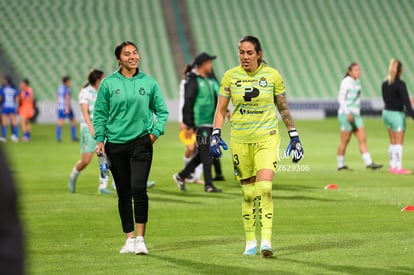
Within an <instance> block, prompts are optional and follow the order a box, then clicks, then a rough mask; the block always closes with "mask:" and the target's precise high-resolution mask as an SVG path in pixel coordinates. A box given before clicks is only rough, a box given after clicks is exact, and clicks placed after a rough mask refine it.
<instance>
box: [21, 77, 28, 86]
mask: <svg viewBox="0 0 414 275" xmlns="http://www.w3.org/2000/svg"><path fill="white" fill-rule="evenodd" d="M22 82H23V83H24V84H26V85H27V86H30V81H29V79H27V78H24V79H22Z"/></svg>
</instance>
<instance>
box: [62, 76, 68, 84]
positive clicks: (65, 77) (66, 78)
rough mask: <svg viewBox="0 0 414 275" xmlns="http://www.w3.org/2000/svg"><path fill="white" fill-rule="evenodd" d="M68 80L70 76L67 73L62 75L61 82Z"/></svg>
mask: <svg viewBox="0 0 414 275" xmlns="http://www.w3.org/2000/svg"><path fill="white" fill-rule="evenodd" d="M69 80H70V76H68V75H65V76H64V77H62V83H66V82H67V81H69Z"/></svg>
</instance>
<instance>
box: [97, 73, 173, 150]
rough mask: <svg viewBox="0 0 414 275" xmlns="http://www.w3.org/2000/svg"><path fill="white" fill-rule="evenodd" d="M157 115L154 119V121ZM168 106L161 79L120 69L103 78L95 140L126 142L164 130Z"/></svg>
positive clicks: (98, 100) (156, 134)
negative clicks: (127, 74) (126, 74)
mask: <svg viewBox="0 0 414 275" xmlns="http://www.w3.org/2000/svg"><path fill="white" fill-rule="evenodd" d="M154 115H155V121H154ZM167 119H168V110H167V106H166V104H165V101H164V98H163V95H162V93H161V90H160V87H159V85H158V83H157V82H156V81H155V80H154V79H153V78H151V77H149V76H147V75H146V74H144V73H142V72H138V73H137V74H136V75H134V76H133V77H131V78H127V77H125V76H123V75H122V74H121V73H120V72H119V71H117V72H114V73H113V74H111V75H109V76H107V77H106V78H104V79H103V80H102V82H101V84H100V85H99V89H98V97H97V99H96V102H95V111H94V117H93V127H94V129H95V140H96V141H97V142H103V141H105V139H107V141H108V142H111V143H127V142H128V141H131V140H133V139H135V138H137V137H140V136H144V135H146V134H153V135H155V136H156V137H157V138H158V137H159V136H160V135H162V134H164V129H165V125H166V123H167Z"/></svg>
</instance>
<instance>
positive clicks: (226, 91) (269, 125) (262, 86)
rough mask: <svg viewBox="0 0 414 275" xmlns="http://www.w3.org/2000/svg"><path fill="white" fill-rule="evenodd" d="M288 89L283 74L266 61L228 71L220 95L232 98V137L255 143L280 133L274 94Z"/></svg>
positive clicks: (235, 139)
mask: <svg viewBox="0 0 414 275" xmlns="http://www.w3.org/2000/svg"><path fill="white" fill-rule="evenodd" d="M284 92H285V85H284V83H283V79H282V76H281V75H280V73H279V72H278V71H277V70H276V69H274V68H271V67H269V66H267V65H265V64H261V65H260V66H259V67H258V68H257V69H256V71H254V72H247V71H245V70H244V69H243V68H242V67H241V66H237V67H234V68H232V69H230V70H228V71H227V72H226V73H225V74H224V76H223V79H222V81H221V86H220V91H219V95H220V96H224V97H227V98H230V99H231V102H232V104H233V113H232V116H231V119H230V123H231V139H232V141H233V142H239V143H255V142H260V141H263V140H265V139H267V138H268V137H269V136H271V135H275V134H279V133H278V126H277V113H276V106H275V101H274V97H275V96H277V95H280V94H283V93H284Z"/></svg>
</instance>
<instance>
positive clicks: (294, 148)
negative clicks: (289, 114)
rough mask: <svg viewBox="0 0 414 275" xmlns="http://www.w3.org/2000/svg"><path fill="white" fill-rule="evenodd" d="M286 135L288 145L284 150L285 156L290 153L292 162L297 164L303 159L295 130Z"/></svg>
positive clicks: (302, 151)
mask: <svg viewBox="0 0 414 275" xmlns="http://www.w3.org/2000/svg"><path fill="white" fill-rule="evenodd" d="M288 134H289V137H290V143H289V145H288V147H287V148H286V151H285V155H286V156H287V157H289V156H290V153H291V152H292V153H293V154H292V162H294V163H297V162H298V161H299V160H300V159H301V158H303V153H304V150H303V148H302V144H301V143H300V140H299V135H298V132H297V131H296V129H295V128H293V129H291V130H289V131H288Z"/></svg>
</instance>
